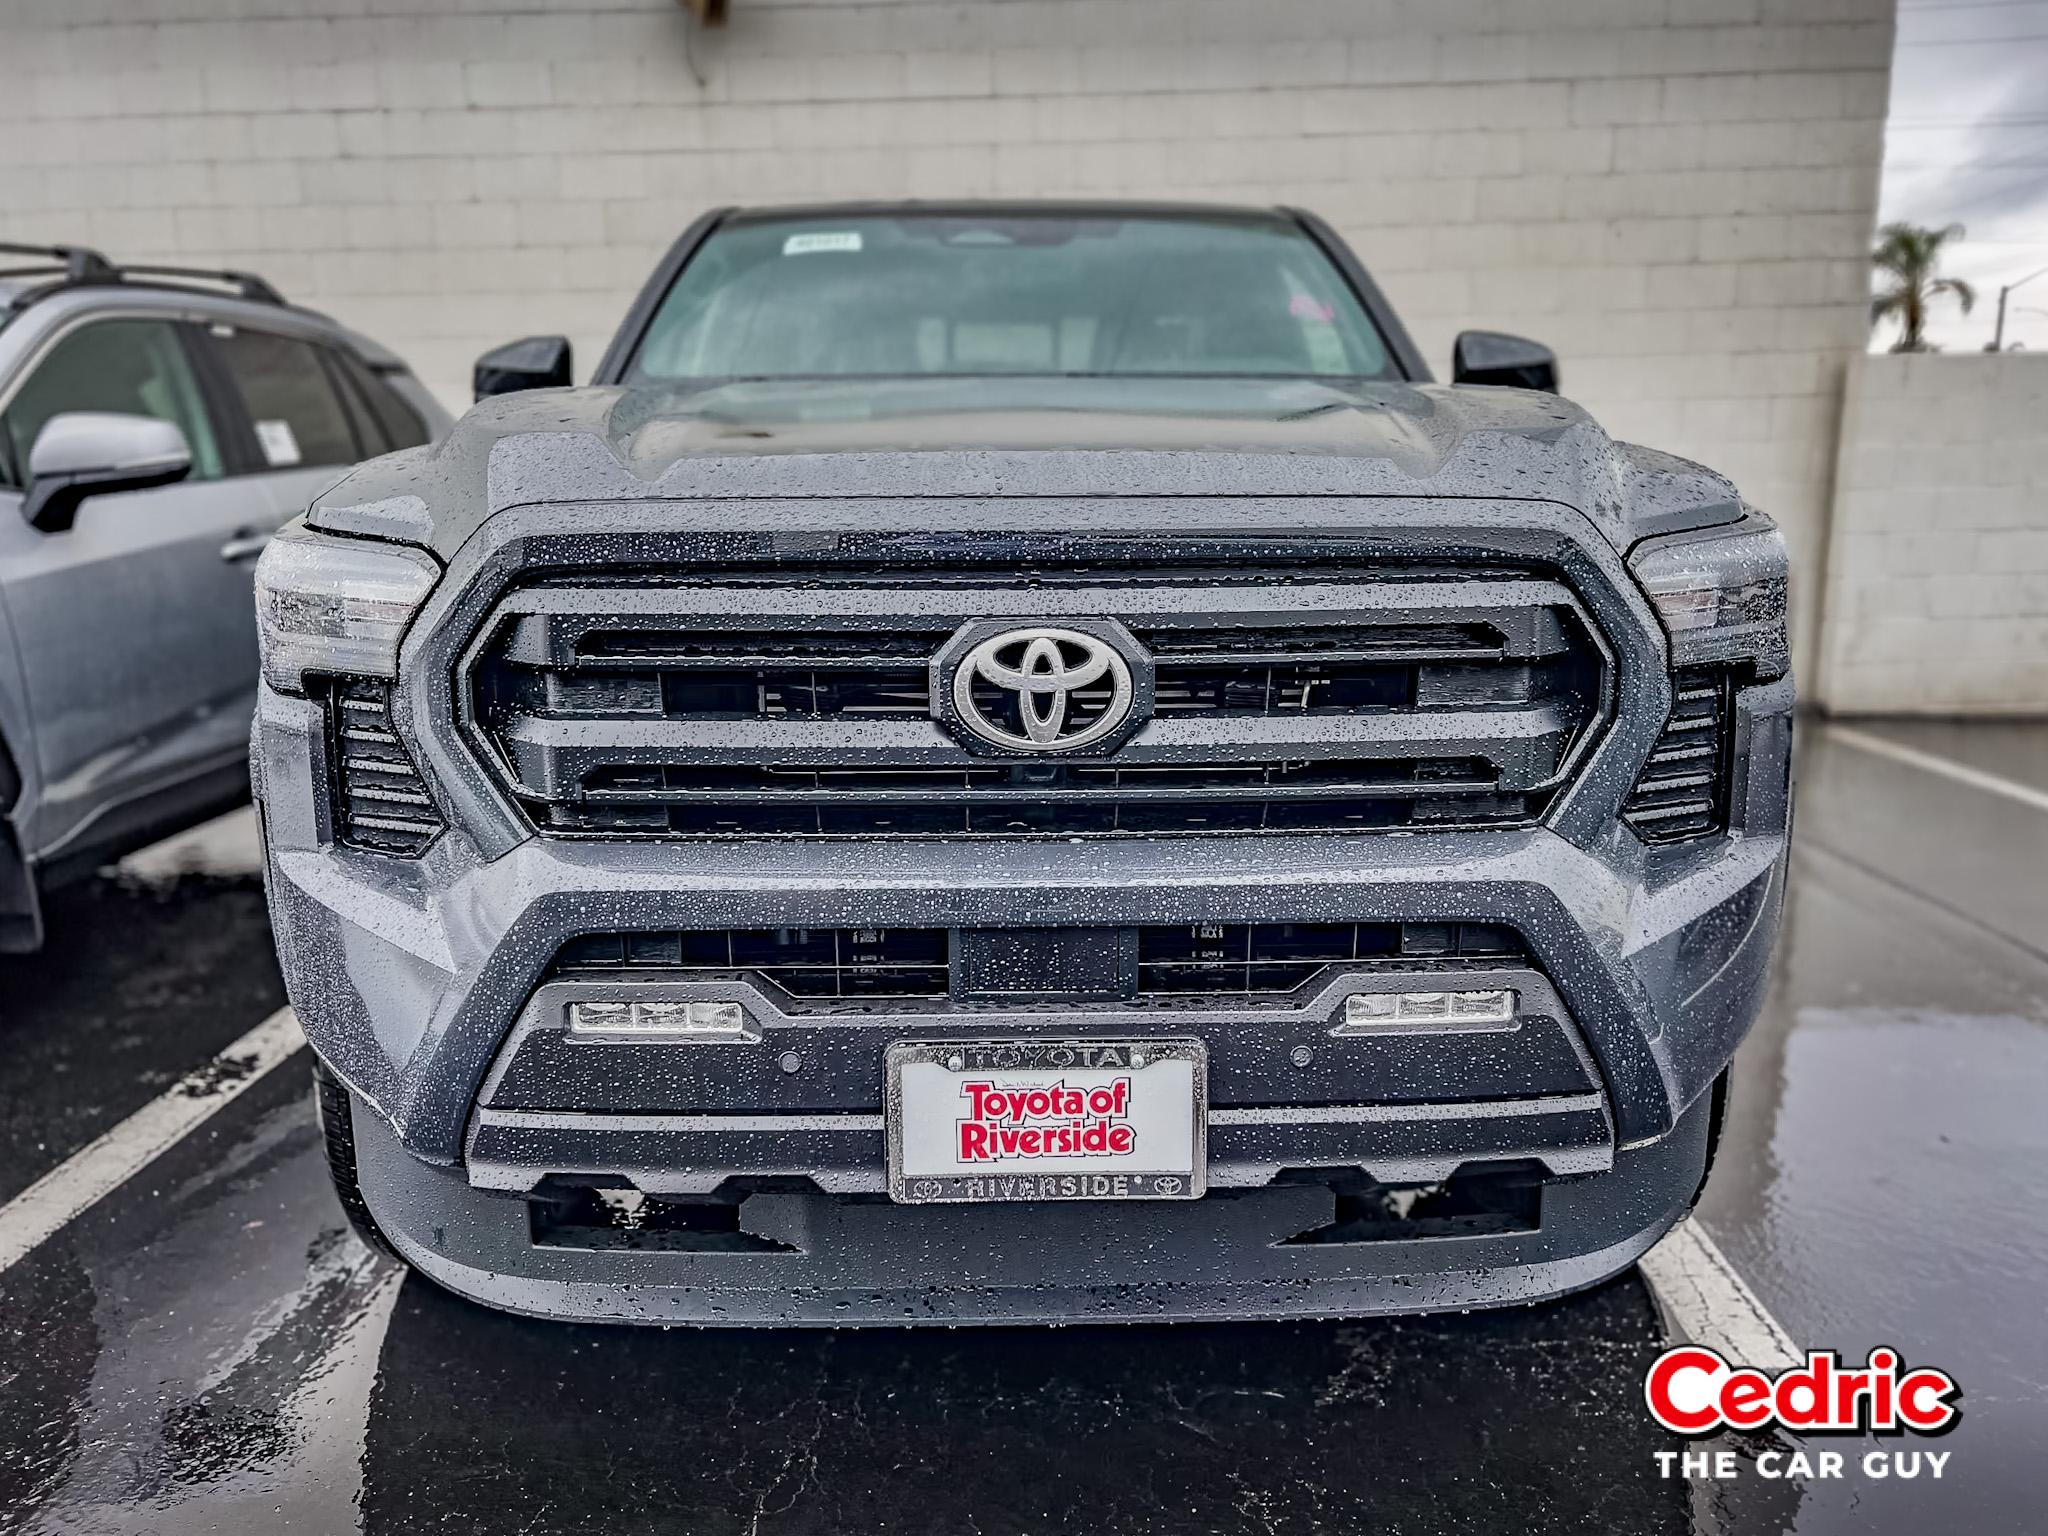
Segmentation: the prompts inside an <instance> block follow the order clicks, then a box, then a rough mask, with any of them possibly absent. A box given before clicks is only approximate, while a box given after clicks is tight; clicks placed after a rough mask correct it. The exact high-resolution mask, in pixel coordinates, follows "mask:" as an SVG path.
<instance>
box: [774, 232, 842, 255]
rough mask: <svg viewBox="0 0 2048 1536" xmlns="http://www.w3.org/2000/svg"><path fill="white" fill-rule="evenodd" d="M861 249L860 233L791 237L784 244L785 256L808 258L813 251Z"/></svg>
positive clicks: (830, 233) (828, 233) (829, 233)
mask: <svg viewBox="0 0 2048 1536" xmlns="http://www.w3.org/2000/svg"><path fill="white" fill-rule="evenodd" d="M859 249H860V231H859V230H857V229H849V230H844V231H826V232H820V233H817V234H809V235H791V236H790V237H789V238H788V239H787V240H785V241H783V242H782V254H783V255H785V256H808V255H810V254H811V253H812V252H813V251H857V250H859Z"/></svg>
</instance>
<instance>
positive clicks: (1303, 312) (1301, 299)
mask: <svg viewBox="0 0 2048 1536" xmlns="http://www.w3.org/2000/svg"><path fill="white" fill-rule="evenodd" d="M1287 313H1289V314H1290V315H1292V316H1294V318H1295V319H1297V320H1320V321H1322V322H1323V324H1325V325H1328V324H1329V323H1330V322H1331V321H1332V320H1334V319H1336V318H1337V311H1336V310H1335V309H1334V308H1333V307H1331V306H1330V305H1328V304H1325V303H1324V302H1323V301H1322V300H1321V299H1317V298H1311V297H1310V296H1309V295H1308V294H1305V293H1297V294H1296V295H1295V296H1294V297H1293V298H1291V299H1289V300H1288V301H1287Z"/></svg>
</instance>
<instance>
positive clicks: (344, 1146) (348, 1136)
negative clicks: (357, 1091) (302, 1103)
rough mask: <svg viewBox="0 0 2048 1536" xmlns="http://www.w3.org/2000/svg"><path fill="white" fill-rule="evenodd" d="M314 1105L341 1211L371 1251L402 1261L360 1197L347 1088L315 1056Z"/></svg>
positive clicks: (353, 1127) (361, 1193)
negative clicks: (318, 1117)
mask: <svg viewBox="0 0 2048 1536" xmlns="http://www.w3.org/2000/svg"><path fill="white" fill-rule="evenodd" d="M313 1105H314V1108H315V1109H316V1110H317V1111H318V1112H319V1115H320V1139H321V1141H322V1143H323V1144H324V1145H325V1147H326V1150H327V1176H328V1177H329V1178H331V1179H333V1180H334V1195H335V1198H336V1199H337V1200H339V1201H340V1202H341V1213H342V1214H343V1215H344V1216H346V1217H347V1218H348V1224H349V1226H351V1227H352V1228H354V1229H355V1234H356V1236H357V1237H360V1238H361V1239H362V1240H363V1241H364V1243H366V1244H368V1245H369V1247H370V1248H371V1250H372V1251H374V1252H376V1253H380V1254H382V1255H383V1256H384V1257H385V1258H387V1259H395V1260H397V1261H398V1262H399V1263H400V1264H403V1263H405V1259H404V1258H403V1257H402V1256H401V1255H400V1254H399V1252H398V1250H397V1249H396V1248H393V1247H392V1246H391V1244H390V1242H389V1240H388V1239H386V1238H385V1236H384V1234H383V1233H382V1232H381V1231H379V1230H378V1228H377V1218H376V1217H375V1216H373V1215H372V1214H371V1213H370V1207H369V1204H368V1202H367V1201H365V1200H364V1199H363V1190H362V1186H361V1185H360V1184H358V1183H357V1182H356V1137H355V1120H354V1111H353V1109H352V1108H351V1106H350V1103H349V1096H348V1089H347V1088H345V1087H343V1086H342V1081H341V1079H340V1078H338V1077H336V1076H335V1075H334V1074H333V1073H332V1072H330V1071H328V1070H327V1064H326V1063H325V1062H323V1061H321V1060H319V1059H318V1058H317V1057H316V1058H315V1059H314V1062H313Z"/></svg>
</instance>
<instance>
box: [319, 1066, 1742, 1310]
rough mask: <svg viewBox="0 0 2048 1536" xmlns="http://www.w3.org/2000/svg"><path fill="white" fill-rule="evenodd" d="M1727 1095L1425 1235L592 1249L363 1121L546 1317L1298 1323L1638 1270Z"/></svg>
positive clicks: (425, 1257) (1032, 1210) (458, 1288)
mask: <svg viewBox="0 0 2048 1536" xmlns="http://www.w3.org/2000/svg"><path fill="white" fill-rule="evenodd" d="M1711 1108H1712V1106H1711V1103H1710V1102H1709V1100H1707V1099H1702V1100H1701V1101H1700V1102H1699V1103H1698V1104H1696V1105H1695V1106H1694V1107H1693V1108H1692V1109H1690V1110H1689V1111H1687V1112H1686V1114H1685V1115H1684V1116H1682V1117H1681V1118H1680V1120H1679V1122H1678V1124H1677V1125H1676V1126H1675V1127H1674V1128H1673V1129H1672V1130H1671V1132H1670V1133H1669V1134H1667V1135H1665V1136H1663V1137H1661V1138H1659V1139H1658V1140H1656V1141H1654V1142H1652V1143H1650V1144H1648V1145H1646V1146H1642V1147H1638V1148H1634V1149H1627V1150H1624V1151H1622V1152H1620V1153H1619V1154H1618V1155H1617V1156H1616V1159H1615V1166H1614V1168H1613V1170H1612V1171H1611V1172H1610V1173H1607V1174H1605V1175H1602V1176H1599V1177H1595V1178H1581V1179H1575V1180H1569V1181H1565V1182H1560V1183H1554V1184H1551V1185H1548V1186H1546V1187H1545V1189H1544V1190H1543V1195H1542V1199H1543V1216H1542V1223H1541V1226H1540V1227H1539V1228H1538V1229H1537V1230H1535V1231H1527V1232H1512V1233H1504V1234H1500V1235H1490V1236H1470V1237H1426V1238H1417V1239H1412V1240H1407V1241H1400V1240H1386V1241H1374V1242H1347V1243H1333V1244H1323V1245H1315V1244H1301V1243H1298V1242H1294V1243H1291V1242H1289V1241H1288V1239H1290V1238H1291V1237H1295V1236H1296V1235H1297V1234H1299V1233H1302V1232H1304V1231H1307V1230H1312V1229H1315V1228H1318V1227H1321V1226H1323V1225H1325V1224H1327V1223H1328V1222H1329V1221H1330V1219H1331V1212H1332V1205H1333V1196H1332V1194H1331V1191H1330V1190H1329V1189H1327V1188H1324V1187H1320V1186H1314V1185H1303V1184H1276V1185H1270V1186H1268V1187H1266V1188H1263V1189H1252V1190H1230V1191H1223V1192H1212V1193H1211V1194H1209V1195H1207V1196H1205V1197H1204V1198H1202V1199H1201V1200H1198V1201H1187V1202H1175V1201H1140V1202H1128V1203H1123V1202H1119V1203H1116V1204H1113V1205H1100V1204H1085V1203H1084V1204H1068V1205H1059V1204H1054V1205H1032V1206H1015V1205H1011V1206H992V1205H967V1206H944V1205H922V1206H899V1205H890V1204H887V1203H881V1202H865V1201H864V1202H852V1201H847V1200H844V1199H841V1198H836V1197H833V1196H828V1195H824V1194H821V1193H816V1192H807V1191H796V1190H770V1191H764V1192H762V1193H758V1194H754V1195H751V1196H750V1197H749V1198H748V1199H747V1201H746V1202H745V1204H744V1206H743V1207H742V1221H743V1224H744V1226H745V1229H746V1230H747V1231H748V1232H750V1233H756V1234H759V1235H760V1236H761V1237H762V1238H764V1239H767V1240H768V1241H769V1242H772V1243H774V1244H775V1245H776V1248H775V1251H753V1252H696V1253H679V1252H666V1251H658V1250H657V1251H633V1250H626V1249H611V1250H607V1251H598V1252H592V1251H578V1250H565V1249H550V1248H545V1247H540V1246H537V1245H535V1244H534V1243H533V1242H532V1241H531V1240H530V1236H529V1227H528V1217H529V1211H528V1206H527V1203H526V1201H524V1200H523V1199H521V1198H519V1197H518V1196H516V1195H508V1194H504V1193H496V1192H492V1191H488V1190H480V1189H477V1188H475V1187H473V1186H472V1185H471V1184H470V1182H469V1180H468V1179H466V1178H465V1177H464V1176H463V1172H462V1170H461V1169H459V1168H442V1167H436V1166H433V1165H431V1164H428V1163H424V1162H422V1161H420V1160H419V1159H418V1158H416V1157H412V1156H410V1155H409V1154H408V1153H407V1152H406V1151H405V1150H404V1148H403V1147H402V1146H400V1144H399V1142H398V1139H397V1137H396V1136H395V1135H393V1134H392V1132H391V1129H390V1127H389V1126H387V1125H386V1124H384V1122H383V1121H382V1120H380V1119H378V1118H377V1117H375V1116H371V1115H360V1114H359V1115H358V1116H357V1119H356V1157H357V1164H358V1169H359V1172H360V1175H361V1178H362V1184H363V1192H364V1195H365V1197H366V1198H367V1199H368V1200H369V1203H370V1208H371V1210H372V1211H373V1212H374V1213H375V1215H376V1218H377V1223H378V1226H379V1227H380V1228H381V1229H382V1231H383V1232H384V1234H385V1235H386V1236H387V1237H388V1238H389V1239H390V1240H391V1242H392V1243H393V1244H394V1246H396V1247H397V1248H398V1250H399V1252H400V1253H402V1254H403V1255H404V1256H405V1257H406V1258H407V1259H409V1260H410V1261H411V1262H412V1263H413V1264H415V1265H417V1266H418V1267H419V1268H420V1269H421V1270H422V1271H423V1272H424V1273H425V1274H427V1275H428V1276H430V1277H431V1278H432V1279H434V1280H436V1281H437V1282H439V1283H440V1284H441V1285H444V1286H446V1287H447V1288H448V1289H449V1290H452V1291H455V1292H457V1293H458V1294H460V1295H463V1296H467V1297H469V1298H470V1299H472V1300H474V1301H480V1302H483V1303H485V1304H487V1305H490V1306H495V1307H501V1308H503V1309H505V1310H507V1311H511V1312H521V1313H526V1314H528V1315H532V1316H540V1317H558V1318H568V1319H604V1320H607V1321H614V1322H634V1323H656V1324H663V1323H691V1324H711V1325H740V1324H754V1325H779V1326H791V1325H825V1326H847V1325H852V1324H879V1325H902V1324H913V1323H943V1324H963V1323H1012V1324H1014V1323H1062V1322H1066V1323H1071V1322H1091V1321H1093V1322H1108V1321H1125V1322H1135V1321H1152V1322H1170V1321H1177V1320H1190V1321H1192V1320H1210V1321H1214V1320H1216V1319H1219V1318H1241V1319H1268V1320H1271V1319H1280V1318H1295V1317H1344V1316H1359V1315H1363V1314H1368V1313H1390V1312H1429V1311H1444V1310H1449V1309H1453V1308H1470V1307H1488V1306H1502V1305H1508V1304H1511V1303H1515V1302H1525V1301H1534V1300H1538V1299H1540V1298H1543V1297H1548V1296H1557V1295H1562V1294H1564V1293H1566V1292H1568V1291H1574V1290H1579V1289H1582V1288H1583V1287H1585V1286H1589V1285H1593V1284H1596V1283H1597V1282H1599V1281H1601V1280H1604V1279H1606V1278H1607V1277H1608V1276H1610V1275H1613V1274H1616V1273H1618V1272H1619V1271H1621V1270H1623V1269H1626V1268H1627V1267H1628V1266H1629V1265H1630V1264H1632V1263H1634V1262H1635V1260H1636V1259H1637V1258H1638V1257H1639V1256H1640V1255H1641V1254H1642V1253H1643V1252H1644V1250H1646V1249H1647V1248H1649V1246H1650V1245H1651V1244H1652V1243H1654V1242H1655V1241H1656V1240H1657V1239H1658V1238H1659V1237H1660V1236H1662V1235H1663V1233H1664V1232H1665V1231H1666V1230H1667V1229H1669V1228H1670V1226H1671V1225H1672V1224H1673V1223H1674V1222H1676V1221H1677V1220H1678V1219H1679V1218H1680V1217H1681V1216H1683V1215H1684V1214H1685V1212H1686V1209H1687V1207H1688V1205H1689V1203H1690V1202H1691V1199H1692V1197H1693V1195H1694V1193H1695V1192H1696V1191H1697V1189H1698V1187H1699V1182H1700V1178H1701V1176H1702V1174H1703V1173H1704V1171H1705V1167H1706V1159H1707V1150H1708V1133H1709V1123H1708V1122H1709V1118H1710V1112H1711Z"/></svg>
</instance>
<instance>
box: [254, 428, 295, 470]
mask: <svg viewBox="0 0 2048 1536" xmlns="http://www.w3.org/2000/svg"><path fill="white" fill-rule="evenodd" d="M256 441H257V443H258V445H260V446H261V447H262V449H263V457H264V458H265V460H267V461H268V462H269V464H270V467H271V468H272V469H285V468H288V467H289V466H291V465H293V464H296V463H298V462H299V460H300V458H301V455H300V453H299V439H298V435H297V434H296V433H294V432H293V431H292V424H291V423H290V422H288V421H259V422H257V423H256Z"/></svg>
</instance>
